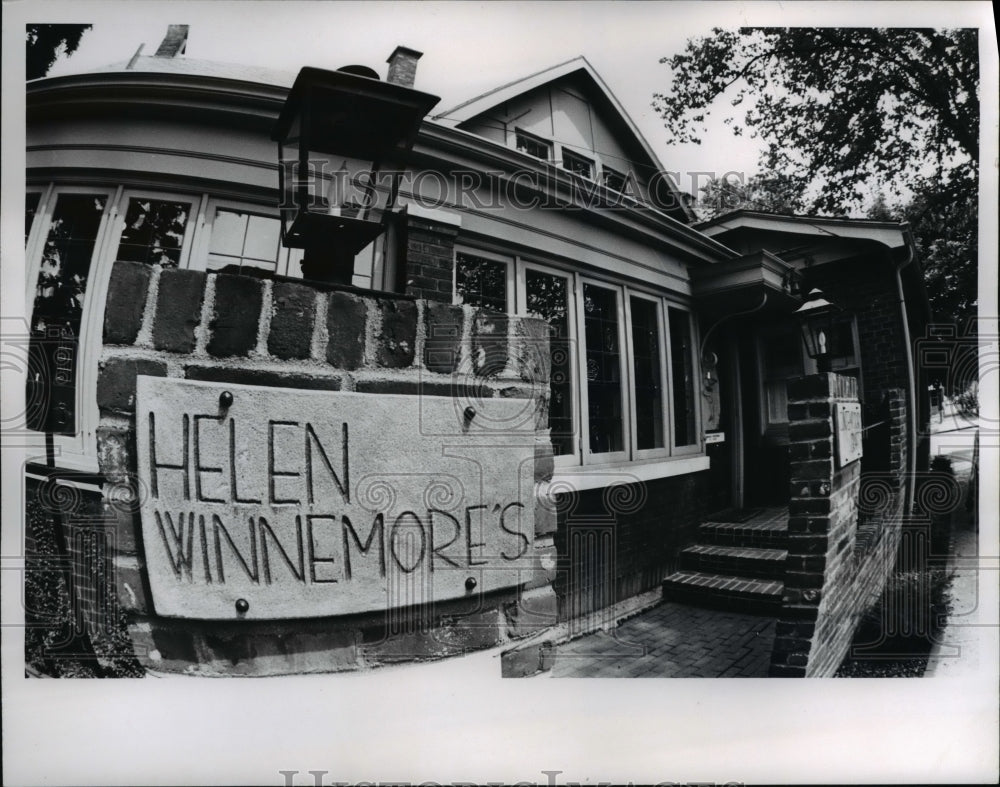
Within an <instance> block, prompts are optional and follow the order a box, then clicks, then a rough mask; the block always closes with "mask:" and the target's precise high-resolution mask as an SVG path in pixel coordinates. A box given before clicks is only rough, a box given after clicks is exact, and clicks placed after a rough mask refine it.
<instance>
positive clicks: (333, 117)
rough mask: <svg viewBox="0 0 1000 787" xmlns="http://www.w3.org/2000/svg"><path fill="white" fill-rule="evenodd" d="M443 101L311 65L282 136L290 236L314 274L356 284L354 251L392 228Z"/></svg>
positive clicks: (278, 135) (288, 106)
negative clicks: (421, 136)
mask: <svg viewBox="0 0 1000 787" xmlns="http://www.w3.org/2000/svg"><path fill="white" fill-rule="evenodd" d="M438 101H439V99H438V97H437V96H432V95H430V94H428V93H421V92H420V91H417V90H413V89H412V88H410V87H405V86H403V85H399V84H394V83H391V82H382V81H380V80H379V78H378V74H377V73H376V72H375V71H373V70H372V69H370V68H367V67H366V66H346V67H344V68H342V69H340V70H338V71H326V70H324V69H319V68H309V67H306V68H303V69H302V70H301V71H299V75H298V77H296V79H295V84H294V85H292V89H291V92H290V93H289V94H288V98H287V99H286V101H285V105H284V107H283V108H282V110H281V114H280V115H279V117H278V121H277V123H276V124H275V126H274V131H273V132H272V134H271V138H272V139H274V140H275V141H276V142H277V143H278V172H279V190H280V200H281V201H280V204H279V208H280V211H281V233H282V243H283V244H284V245H285V246H286V247H288V248H295V249H303V250H304V255H303V260H302V274H303V276H305V277H306V278H307V279H314V280H319V281H327V282H332V283H336V284H350V283H351V278H352V276H353V272H354V257H355V255H356V254H357V253H358V252H359V251H361V250H362V249H363V248H364V247H365V246H367V245H368V244H369V243H371V242H372V241H373V240H374V239H375V238H377V237H378V236H379V235H380V234H381V233H382V232H383V230H384V229H385V221H386V218H387V216H388V215H389V214H390V213H391V211H392V208H393V205H394V204H395V200H396V193H397V190H398V188H399V173H400V172H401V171H402V167H403V165H404V163H405V158H406V155H407V153H408V152H409V151H410V150H411V148H412V147H413V143H414V141H415V140H416V137H417V132H418V130H419V128H420V123H421V121H422V120H423V118H424V116H426V114H427V113H428V112H429V111H430V110H431V108H432V107H433V106H434V105H435V104H437V102H438Z"/></svg>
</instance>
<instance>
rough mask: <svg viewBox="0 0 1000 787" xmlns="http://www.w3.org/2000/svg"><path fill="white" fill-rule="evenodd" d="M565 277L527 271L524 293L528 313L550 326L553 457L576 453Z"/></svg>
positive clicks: (550, 424)
mask: <svg viewBox="0 0 1000 787" xmlns="http://www.w3.org/2000/svg"><path fill="white" fill-rule="evenodd" d="M568 284H569V282H568V280H567V278H566V276H561V275H557V274H552V273H548V272H545V271H540V270H536V269H534V268H527V269H526V270H525V272H524V291H525V297H526V300H527V308H528V313H529V314H532V315H535V316H537V317H542V318H543V319H544V320H545V321H546V322H548V324H549V353H550V355H551V358H552V363H551V372H550V376H549V428H550V429H551V430H552V450H553V452H554V453H555V455H556V456H563V455H566V454H571V453H573V452H574V451H575V444H574V440H573V437H574V433H575V432H574V429H573V356H572V345H571V341H570V325H569V317H570V305H569V304H570V302H569V287H568Z"/></svg>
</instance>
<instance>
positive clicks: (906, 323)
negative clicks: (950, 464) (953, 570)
mask: <svg viewBox="0 0 1000 787" xmlns="http://www.w3.org/2000/svg"><path fill="white" fill-rule="evenodd" d="M914 256H915V255H914V253H913V246H911V245H909V244H907V254H906V259H905V260H903V262H901V263H899V264H898V265H896V292H897V293H898V295H899V313H900V317H902V319H903V341H904V342H905V343H906V352H905V353H904V355H905V356H906V376H907V378H908V380H909V389H910V390H909V393H910V397H909V399H910V401H909V408H910V429H909V432H910V434H909V439H908V440H907V450H908V451H909V458H910V478H909V482H908V484H907V494H906V510H905V512H904V513H905V514H907V515H908V514H910V513H912V512H913V496H914V494H915V491H916V479H917V419H918V415H917V374H916V370H915V369H914V363H913V343H912V341H911V338H910V320H909V315H908V314H907V311H906V296H905V295H904V294H903V274H902V271H903V268H905V267H906V266H907V265H909V264H910V263H912V262H913V259H914Z"/></svg>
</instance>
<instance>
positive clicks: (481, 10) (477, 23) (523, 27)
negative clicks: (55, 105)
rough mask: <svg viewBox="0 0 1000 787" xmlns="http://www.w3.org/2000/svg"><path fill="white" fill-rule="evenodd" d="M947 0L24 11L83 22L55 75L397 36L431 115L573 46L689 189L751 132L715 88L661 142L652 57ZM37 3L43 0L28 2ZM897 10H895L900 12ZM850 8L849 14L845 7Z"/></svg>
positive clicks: (317, 56) (331, 3)
mask: <svg viewBox="0 0 1000 787" xmlns="http://www.w3.org/2000/svg"><path fill="white" fill-rule="evenodd" d="M960 5H961V4H947V3H946V4H941V3H920V2H907V3H862V4H854V3H842V2H836V3H798V2H792V3H775V2H770V3H769V2H753V3H745V2H655V1H654V2H623V1H622V0H617V1H611V0H607V1H600V0H594V1H592V2H545V1H541V2H539V1H534V0H527V1H524V2H513V1H511V0H507V1H502V2H471V1H464V2H459V1H458V0H450V1H444V2H415V1H413V0H410V1H407V2H400V1H397V2H343V1H341V0H313V1H312V2H273V1H269V0H258V1H256V2H225V1H222V0H211V1H210V0H191V1H187V2H169V3H168V2H153V1H151V0H133V1H132V2H128V3H125V2H88V1H87V0H83V1H82V2H76V3H75V4H73V5H72V6H71V7H72V8H73V14H72V18H70V17H68V16H67V14H66V10H65V9H66V7H67V6H66V4H56V3H47V2H40V3H37V5H33V6H32V8H33V9H34V8H35V7H37V8H39V9H40V10H39V19H38V21H48V20H47V19H45V16H46V14H47V13H48V9H50V8H53V9H58V12H57V14H56V15H57V16H58V21H79V22H90V23H92V24H93V29H92V30H90V31H88V32H87V33H86V34H85V35H84V38H83V40H82V42H81V44H80V48H79V49H78V50H77V52H76V53H75V54H74V55H73V56H72V57H70V58H62V59H60V61H58V62H57V63H56V64H55V66H54V67H53V68H52V70H51V71H50V75H52V76H56V75H58V74H63V73H73V72H77V71H85V70H90V69H93V68H100V67H103V66H107V65H109V64H111V63H115V62H123V61H127V60H128V59H129V58H130V57H131V56H132V55H133V54H135V52H136V50H137V49H138V47H139V46H140V44H142V45H144V49H143V54H144V55H152V54H153V53H154V52H155V51H156V48H157V46H158V45H159V43H160V41H161V40H162V38H163V36H164V34H165V32H166V30H167V26H168V25H169V24H188V25H189V26H190V33H189V37H188V47H187V52H186V55H187V56H188V57H191V58H198V59H204V60H216V61H221V62H228V63H242V64H246V65H253V66H260V67H266V68H274V69H278V70H283V71H289V72H291V73H293V74H294V73H295V72H297V71H298V70H299V68H301V67H302V66H306V65H309V66H316V67H320V68H331V69H335V68H338V67H340V66H343V65H347V64H353V63H358V64H364V65H368V66H371V67H373V68H375V69H376V70H377V71H378V72H379V73H380V74H381V75H382V76H383V78H384V76H385V69H386V65H385V60H386V58H387V57H388V55H389V54H390V53H391V52H392V50H393V49H394V48H395V47H396V46H397V45H403V46H407V47H410V48H412V49H416V50H418V51H421V52H423V53H424V55H423V58H422V59H421V60H420V63H419V65H418V69H417V81H416V87H417V88H418V89H420V90H423V91H426V92H429V93H433V94H435V95H439V96H441V102H440V103H439V104H438V106H437V107H436V108H435V110H434V112H433V113H435V114H436V113H440V112H443V111H445V110H447V109H450V108H451V107H453V106H455V105H457V104H459V103H461V102H463V101H465V100H467V99H469V98H472V97H474V96H476V95H478V94H480V93H482V92H485V91H487V90H490V89H492V88H494V87H497V86H499V85H502V84H505V83H507V82H510V81H513V80H517V79H520V78H522V77H525V76H528V75H530V74H532V73H535V72H536V71H539V70H542V69H545V68H548V67H550V66H553V65H555V64H557V63H561V62H564V61H566V60H569V59H571V58H573V57H576V56H578V55H584V56H585V57H586V58H587V59H588V61H589V62H590V63H591V65H592V66H594V68H595V69H596V70H597V72H598V73H599V74H600V75H601V77H602V78H603V79H604V81H605V83H606V84H607V85H608V86H609V88H610V89H611V91H612V92H613V93H614V94H615V96H616V97H617V98H618V100H619V102H620V103H621V104H622V105H623V106H624V107H625V110H626V112H628V114H629V115H630V117H631V118H632V120H633V121H634V122H635V124H636V125H637V126H638V128H639V129H640V131H641V133H642V134H643V135H644V136H645V138H646V139H647V141H648V142H649V143H650V145H651V147H652V149H653V151H654V152H655V153H656V155H657V156H658V157H659V159H660V162H661V163H662V164H663V166H664V168H665V169H666V170H667V171H670V172H676V173H679V184H680V186H681V188H682V189H684V190H685V191H688V192H690V193H691V194H694V195H697V191H698V188H699V187H700V186H701V185H704V183H705V182H706V181H707V179H708V177H709V173H711V174H712V175H715V176H723V175H725V174H727V173H736V174H737V176H739V177H749V176H751V175H753V174H755V173H756V172H757V170H758V168H757V161H758V158H759V154H760V151H761V149H762V144H761V142H760V140H757V139H754V138H752V137H751V136H749V135H744V136H742V137H736V136H734V135H733V134H732V132H731V130H730V129H729V127H727V126H725V125H723V123H722V120H723V117H725V110H726V109H731V107H728V106H727V105H728V100H727V98H726V97H723V98H722V99H721V100H720V101H719V102H717V104H716V108H715V111H714V112H713V113H710V114H709V116H708V119H707V126H708V127H707V130H706V132H705V133H703V134H702V135H701V137H702V144H700V145H696V144H684V145H671V144H670V143H669V138H668V134H667V132H666V130H665V129H664V127H663V122H662V120H661V119H660V117H659V116H658V115H657V113H656V112H655V111H654V110H653V108H652V106H651V103H652V99H653V95H654V93H656V92H658V91H664V90H666V89H667V88H668V86H669V82H670V70H669V68H668V66H667V65H665V64H662V63H660V59H661V58H663V57H669V56H671V55H674V54H677V53H680V52H682V51H683V50H684V47H685V44H686V42H687V41H688V40H689V39H690V38H692V37H699V36H706V35H709V34H710V33H711V30H712V28H713V27H717V26H718V27H738V26H741V25H776V26H792V25H822V24H829V25H844V24H851V25H858V26H863V25H877V24H894V23H895V24H906V25H917V24H928V25H932V26H941V25H958V24H960V23H961V21H962V20H961V14H960V13H959V11H960V10H961V9H960V8H959V6H960ZM42 9H45V10H42ZM903 9H905V11H906V13H905V14H901V11H902V10H903ZM847 11H850V13H847Z"/></svg>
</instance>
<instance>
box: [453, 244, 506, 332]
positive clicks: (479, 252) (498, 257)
mask: <svg viewBox="0 0 1000 787" xmlns="http://www.w3.org/2000/svg"><path fill="white" fill-rule="evenodd" d="M459 254H464V255H467V256H469V257H479V258H480V259H483V260H488V261H490V262H500V263H503V264H504V266H505V272H504V288H505V292H504V301H505V303H506V307H507V308H506V310H505V311H504V312H503V314H506V315H508V316H510V317H513V316H514V315H515V314H516V311H515V309H516V303H515V301H516V295H517V287H516V286H515V285H516V283H517V282H516V273H515V268H516V265H515V262H516V260H515V258H514V257H513V256H511V255H509V254H498V253H497V252H494V251H488V250H486V249H481V248H479V247H478V246H464V245H456V246H455V253H454V254H453V255H452V265H451V302H452V305H454V306H464V305H465V303H464V302H463V301H462V299H461V296H460V295H459V292H458V255H459Z"/></svg>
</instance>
